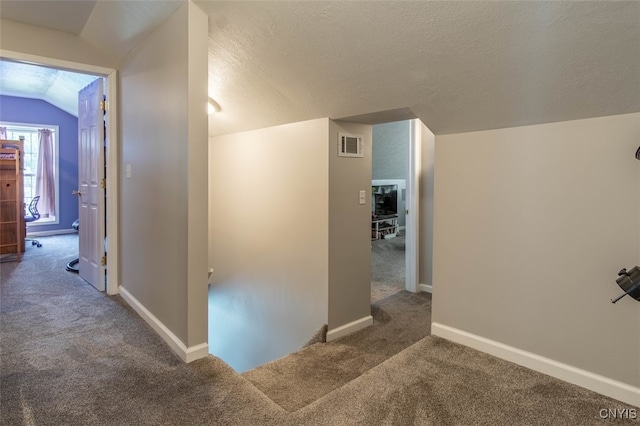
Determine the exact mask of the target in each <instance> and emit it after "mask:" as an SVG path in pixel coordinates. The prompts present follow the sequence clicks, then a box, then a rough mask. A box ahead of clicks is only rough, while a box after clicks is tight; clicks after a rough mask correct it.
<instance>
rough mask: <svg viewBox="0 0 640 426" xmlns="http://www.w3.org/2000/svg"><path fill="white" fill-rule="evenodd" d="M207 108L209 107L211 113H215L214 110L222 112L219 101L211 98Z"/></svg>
mask: <svg viewBox="0 0 640 426" xmlns="http://www.w3.org/2000/svg"><path fill="white" fill-rule="evenodd" d="M207 108H208V109H207V110H208V112H209V114H213V113H214V112H220V110H221V109H222V108H220V105H218V103H217V102H216V101H214V100H213V99H211V98H209V104H208V105H207Z"/></svg>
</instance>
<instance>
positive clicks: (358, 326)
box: [327, 315, 373, 342]
mask: <svg viewBox="0 0 640 426" xmlns="http://www.w3.org/2000/svg"><path fill="white" fill-rule="evenodd" d="M371 325H373V317H372V316H371V315H368V316H366V317H364V318H360V319H359V320H355V321H352V322H350V323H348V324H345V325H341V326H340V327H338V328H334V329H333V330H329V331H328V332H327V342H331V341H333V340H336V339H338V338H340V337H342V336H346V335H347V334H351V333H355V332H356V331H359V330H362V329H363V328H367V327H369V326H371Z"/></svg>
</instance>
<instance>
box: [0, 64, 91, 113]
mask: <svg viewBox="0 0 640 426" xmlns="http://www.w3.org/2000/svg"><path fill="white" fill-rule="evenodd" d="M95 79H96V77H95V76H91V75H86V74H79V73H73V72H69V71H61V70H56V69H51V68H45V67H40V66H37V65H30V64H22V63H16V62H9V61H0V94H2V95H7V96H17V97H21V98H33V99H42V100H44V101H47V102H49V103H50V104H52V105H54V106H56V107H58V108H60V109H61V110H63V111H65V112H67V113H69V114H71V115H73V116H75V117H77V116H78V92H79V91H80V89H82V88H83V87H85V86H87V85H88V84H89V83H91V82H92V81H93V80H95Z"/></svg>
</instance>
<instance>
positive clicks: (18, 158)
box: [0, 140, 25, 260]
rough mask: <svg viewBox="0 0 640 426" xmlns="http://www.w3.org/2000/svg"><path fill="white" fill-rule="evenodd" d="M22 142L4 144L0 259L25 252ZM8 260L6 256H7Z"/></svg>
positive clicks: (1, 154)
mask: <svg viewBox="0 0 640 426" xmlns="http://www.w3.org/2000/svg"><path fill="white" fill-rule="evenodd" d="M22 191H23V173H22V141H7V140H0V255H7V254H12V253H15V254H16V258H17V259H18V260H20V257H21V254H22V252H23V251H24V237H25V223H24V200H23V196H22ZM3 257H5V256H3Z"/></svg>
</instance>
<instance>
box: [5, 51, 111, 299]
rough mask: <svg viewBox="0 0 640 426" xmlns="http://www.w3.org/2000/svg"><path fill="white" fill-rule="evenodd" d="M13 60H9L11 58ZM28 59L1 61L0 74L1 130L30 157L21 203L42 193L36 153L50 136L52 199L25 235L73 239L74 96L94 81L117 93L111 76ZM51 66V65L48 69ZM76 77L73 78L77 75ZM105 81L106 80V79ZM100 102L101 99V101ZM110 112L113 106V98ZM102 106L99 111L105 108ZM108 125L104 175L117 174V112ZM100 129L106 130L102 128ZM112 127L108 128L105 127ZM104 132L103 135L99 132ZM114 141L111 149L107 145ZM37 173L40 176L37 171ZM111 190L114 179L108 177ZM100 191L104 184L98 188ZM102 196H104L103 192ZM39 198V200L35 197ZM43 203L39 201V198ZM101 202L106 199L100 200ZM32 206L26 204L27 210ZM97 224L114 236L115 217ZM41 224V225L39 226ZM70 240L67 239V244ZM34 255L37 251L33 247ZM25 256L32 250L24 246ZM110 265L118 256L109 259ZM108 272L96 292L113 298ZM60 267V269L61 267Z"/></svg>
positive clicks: (76, 136)
mask: <svg viewBox="0 0 640 426" xmlns="http://www.w3.org/2000/svg"><path fill="white" fill-rule="evenodd" d="M10 56H11V55H10ZM23 59H24V60H26V58H21V57H20V55H19V54H17V55H16V56H15V57H2V58H0V74H1V76H2V85H0V96H2V97H1V98H0V101H1V108H0V127H2V130H3V132H4V133H5V135H6V137H7V138H9V137H14V138H20V137H24V139H25V140H29V143H28V145H29V150H30V152H29V157H28V158H27V162H26V164H25V173H26V175H27V179H25V190H24V191H23V192H24V194H25V197H31V199H32V198H33V194H35V193H36V192H38V191H40V192H41V191H42V189H41V187H39V186H38V185H37V184H36V183H35V181H36V180H40V178H38V177H37V176H36V175H37V171H36V170H35V169H36V167H37V168H38V169H40V166H39V165H38V163H40V161H39V160H38V158H39V157H40V158H41V157H42V156H41V155H40V153H39V149H40V146H39V136H40V135H39V133H42V131H46V132H47V133H48V134H49V135H50V141H51V145H52V148H53V150H52V153H53V155H52V158H51V160H50V161H51V165H50V170H51V176H52V184H51V187H52V188H53V189H52V191H51V194H50V199H51V200H52V201H51V203H50V205H48V206H44V205H42V206H41V207H46V210H47V214H46V215H43V216H44V217H45V220H42V221H34V222H32V224H30V226H29V229H28V231H27V232H28V234H29V236H31V237H36V238H37V237H41V236H51V235H59V234H68V233H74V232H75V230H74V229H73V227H72V225H73V222H74V221H75V219H77V218H78V214H79V212H78V200H77V197H74V196H73V195H72V193H73V192H74V191H75V192H77V191H76V190H77V188H78V184H79V180H78V176H79V175H78V171H79V161H78V156H79V149H78V147H79V142H78V140H79V128H78V103H79V102H78V92H79V91H80V89H82V88H83V87H85V86H87V85H88V84H89V83H90V82H92V81H103V80H104V81H106V82H107V84H108V86H113V87H109V95H111V94H114V95H115V93H116V91H115V71H113V70H107V69H104V70H103V69H98V68H96V67H92V66H84V65H82V64H70V63H67V62H65V63H64V64H61V63H60V64H59V63H57V62H56V61H53V63H51V60H50V59H46V58H42V59H43V60H42V62H41V63H40V64H39V65H36V64H37V63H38V62H37V61H35V60H34V59H39V58H33V57H29V58H28V62H29V63H25V62H22V60H23ZM47 61H48V62H50V63H47ZM76 71H77V72H76ZM105 77H106V78H105ZM102 100H103V99H102V98H100V101H102ZM113 100H114V106H115V98H113ZM104 104H105V103H104V102H103V106H104ZM104 115H105V121H106V123H110V124H114V125H113V127H114V128H113V129H109V131H110V132H109V133H108V135H107V137H106V138H104V139H103V141H104V142H103V143H100V146H101V147H102V148H101V149H99V151H101V156H102V160H101V161H100V164H102V166H100V167H99V168H100V169H102V170H107V172H108V171H109V170H117V164H116V163H115V161H116V156H115V155H116V152H117V151H116V148H117V146H116V143H115V140H116V139H115V137H114V136H115V130H116V129H115V117H116V115H115V108H114V111H107V112H106V113H105V114H104ZM100 127H101V128H103V127H104V126H103V125H102V124H101V125H100ZM109 127H111V126H109ZM101 130H102V129H101ZM110 140H111V141H113V142H112V143H109V141H110ZM38 171H39V170H38ZM111 177H112V178H113V179H112V180H113V182H114V184H115V183H117V178H116V175H115V174H114V173H112V174H111ZM100 184H101V185H103V186H104V184H105V183H104V182H101V183H100ZM116 188H117V187H116V186H114V187H113V190H112V191H109V190H107V192H106V194H107V195H106V196H107V197H108V198H109V199H110V200H114V201H117V193H116V191H115V190H116ZM103 192H104V191H103ZM38 195H39V194H38ZM41 198H42V197H41ZM103 198H104V196H103ZM29 201H30V200H26V199H25V205H28V204H29ZM110 207H112V208H110V209H109V210H110V211H114V209H116V208H117V205H116V202H113V205H112V206H110ZM100 216H101V219H99V220H100V221H102V222H103V223H104V222H106V221H108V222H109V225H110V227H111V230H112V232H110V233H109V234H110V235H114V234H116V230H117V226H116V225H117V222H116V220H117V217H115V216H116V215H113V216H114V217H113V218H110V217H109V216H110V215H107V214H106V211H105V212H103V213H102V214H101V215H100ZM38 222H40V223H38ZM67 239H68V238H67ZM113 243H114V244H113V245H112V249H113V254H116V253H115V251H116V250H117V241H114V242H113ZM33 249H36V248H35V247H34V248H33ZM27 250H32V248H31V246H30V245H28V246H27ZM113 258H114V261H115V260H117V256H113ZM105 260H106V258H105ZM114 263H115V264H114V265H113V266H112V267H111V268H109V266H107V268H108V269H109V270H110V271H114V274H113V279H111V280H110V281H106V283H105V280H104V278H102V280H101V282H100V283H98V286H97V288H99V289H101V290H103V291H104V290H107V292H108V293H109V294H116V293H117V281H116V277H117V273H115V270H116V268H117V262H114ZM63 267H64V266H63Z"/></svg>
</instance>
